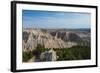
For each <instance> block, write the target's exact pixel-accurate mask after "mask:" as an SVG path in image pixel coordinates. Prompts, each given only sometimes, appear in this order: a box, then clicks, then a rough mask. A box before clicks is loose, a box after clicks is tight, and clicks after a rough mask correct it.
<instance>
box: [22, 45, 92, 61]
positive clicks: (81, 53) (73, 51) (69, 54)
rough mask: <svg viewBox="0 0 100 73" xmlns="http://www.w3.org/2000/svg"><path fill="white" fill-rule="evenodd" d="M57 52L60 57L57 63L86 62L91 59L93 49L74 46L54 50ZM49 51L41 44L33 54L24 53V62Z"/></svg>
mask: <svg viewBox="0 0 100 73" xmlns="http://www.w3.org/2000/svg"><path fill="white" fill-rule="evenodd" d="M53 49H54V51H56V54H57V56H58V59H57V61H64V60H86V59H91V49H90V48H89V47H86V46H74V47H71V48H60V49H59V48H53ZM47 50H49V49H47V48H44V47H43V46H41V45H40V44H38V47H37V48H36V50H33V51H31V52H23V62H27V61H28V60H29V59H30V58H32V57H33V56H35V57H37V56H39V55H40V54H41V53H42V52H45V51H47Z"/></svg>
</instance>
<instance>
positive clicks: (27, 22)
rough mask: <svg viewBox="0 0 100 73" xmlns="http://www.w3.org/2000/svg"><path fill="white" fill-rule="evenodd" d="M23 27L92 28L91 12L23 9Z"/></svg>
mask: <svg viewBox="0 0 100 73" xmlns="http://www.w3.org/2000/svg"><path fill="white" fill-rule="evenodd" d="M22 23H23V28H47V29H52V28H53V29H57V28H71V29H75V28H90V27H91V14H90V13H76V12H56V11H36V10H23V11H22Z"/></svg>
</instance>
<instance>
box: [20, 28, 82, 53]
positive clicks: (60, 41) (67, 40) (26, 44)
mask: <svg viewBox="0 0 100 73" xmlns="http://www.w3.org/2000/svg"><path fill="white" fill-rule="evenodd" d="M81 37H82V35H81ZM81 41H82V39H81V38H80V36H78V35H77V34H75V33H72V32H56V35H54V36H53V35H52V34H51V33H50V32H47V31H43V30H40V29H24V30H23V41H22V44H23V45H22V46H23V51H32V50H34V49H36V47H37V44H41V45H43V46H44V47H45V48H70V47H72V46H75V45H78V43H80V42H81Z"/></svg>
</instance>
